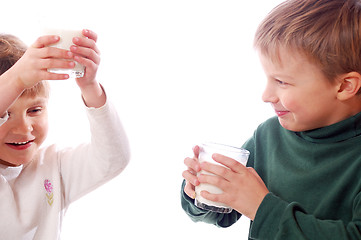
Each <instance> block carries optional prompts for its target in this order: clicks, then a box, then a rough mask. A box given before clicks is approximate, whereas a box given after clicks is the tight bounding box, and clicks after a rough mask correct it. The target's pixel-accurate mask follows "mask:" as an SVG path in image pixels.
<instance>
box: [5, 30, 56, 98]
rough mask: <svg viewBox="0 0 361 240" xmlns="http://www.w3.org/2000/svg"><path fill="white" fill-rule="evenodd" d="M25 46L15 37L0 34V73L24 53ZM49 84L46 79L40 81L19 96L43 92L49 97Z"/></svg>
mask: <svg viewBox="0 0 361 240" xmlns="http://www.w3.org/2000/svg"><path fill="white" fill-rule="evenodd" d="M26 49H27V46H26V45H25V44H24V43H23V42H22V41H21V40H20V39H19V38H17V37H15V36H13V35H9V34H0V75H2V74H3V73H4V72H6V71H7V70H9V69H10V68H11V67H12V66H13V65H14V64H15V63H16V62H17V61H18V60H19V59H20V58H21V57H22V56H23V55H24V53H25V51H26ZM49 91H50V86H49V83H48V82H47V81H41V82H39V83H38V84H36V85H35V86H34V87H32V88H29V89H25V91H24V92H23V93H22V95H21V96H30V97H35V96H37V95H38V94H44V95H45V96H46V97H49Z"/></svg>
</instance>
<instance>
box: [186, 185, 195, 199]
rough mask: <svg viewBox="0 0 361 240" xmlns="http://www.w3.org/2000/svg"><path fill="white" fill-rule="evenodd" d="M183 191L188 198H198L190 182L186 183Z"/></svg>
mask: <svg viewBox="0 0 361 240" xmlns="http://www.w3.org/2000/svg"><path fill="white" fill-rule="evenodd" d="M183 191H184V192H185V194H187V195H188V197H190V198H192V199H195V198H196V192H195V191H194V188H193V187H192V186H191V185H190V184H189V183H188V182H186V185H185V186H184V189H183Z"/></svg>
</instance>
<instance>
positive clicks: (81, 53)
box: [70, 46, 100, 65]
mask: <svg viewBox="0 0 361 240" xmlns="http://www.w3.org/2000/svg"><path fill="white" fill-rule="evenodd" d="M70 50H71V52H72V53H73V54H76V55H78V57H84V58H87V59H89V60H91V61H93V62H94V63H95V64H97V65H99V63H100V56H99V55H98V54H97V53H96V52H95V51H93V50H92V49H90V48H84V47H79V46H71V47H70Z"/></svg>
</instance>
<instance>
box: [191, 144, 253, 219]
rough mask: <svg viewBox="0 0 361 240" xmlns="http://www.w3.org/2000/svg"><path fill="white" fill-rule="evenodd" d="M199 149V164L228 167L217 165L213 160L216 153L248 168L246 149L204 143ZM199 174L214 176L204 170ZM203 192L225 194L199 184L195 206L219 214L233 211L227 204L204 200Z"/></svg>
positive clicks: (247, 152)
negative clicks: (205, 163) (206, 163)
mask: <svg viewBox="0 0 361 240" xmlns="http://www.w3.org/2000/svg"><path fill="white" fill-rule="evenodd" d="M199 148H200V149H199V156H198V160H199V162H210V163H213V164H218V165H220V166H223V167H226V166H224V165H221V164H220V163H217V162H216V161H214V160H213V158H212V155H213V154H214V153H219V154H222V155H224V156H227V157H230V158H233V159H234V160H237V161H238V162H240V163H241V164H243V165H244V166H246V164H247V161H248V157H249V151H247V150H245V149H242V148H237V147H232V146H228V145H222V144H217V143H202V144H200V145H199ZM198 174H209V175H213V174H212V173H209V172H206V171H204V170H202V171H201V172H199V173H198ZM203 190H206V191H208V192H210V193H214V194H221V193H223V191H222V190H221V189H220V188H218V187H216V186H213V185H211V184H207V183H201V184H199V185H198V186H196V187H195V192H196V198H195V201H194V204H195V205H196V206H197V207H199V208H202V209H204V210H210V211H213V212H219V213H230V212H231V211H232V208H231V207H229V206H227V205H226V204H223V203H220V202H213V201H210V200H208V199H205V198H203V197H202V196H201V194H200V193H201V191H203Z"/></svg>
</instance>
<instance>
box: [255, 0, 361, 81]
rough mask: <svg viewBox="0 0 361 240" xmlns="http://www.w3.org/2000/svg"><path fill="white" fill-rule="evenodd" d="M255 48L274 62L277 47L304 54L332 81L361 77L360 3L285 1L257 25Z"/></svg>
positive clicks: (357, 0)
mask: <svg viewBox="0 0 361 240" xmlns="http://www.w3.org/2000/svg"><path fill="white" fill-rule="evenodd" d="M254 46H255V48H256V49H257V50H259V51H260V52H261V54H264V55H266V56H268V57H270V58H271V59H272V60H273V61H276V62H277V61H280V58H279V49H280V47H282V48H285V49H287V50H290V53H291V54H292V51H297V52H298V53H301V54H304V55H305V56H306V57H307V58H308V59H309V60H310V61H312V62H313V63H315V64H316V65H318V66H319V67H320V69H321V70H322V72H323V73H324V74H325V76H326V77H327V78H328V79H329V80H330V81H333V80H335V79H336V77H337V76H338V75H340V74H344V73H349V72H358V73H360V74H361V0H288V1H285V2H283V3H281V4H280V5H278V6H277V7H276V8H274V9H273V10H272V11H271V12H270V13H269V14H268V16H267V17H266V18H265V19H264V21H263V22H262V23H261V24H260V25H259V27H258V29H257V31H256V34H255V41H254Z"/></svg>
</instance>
